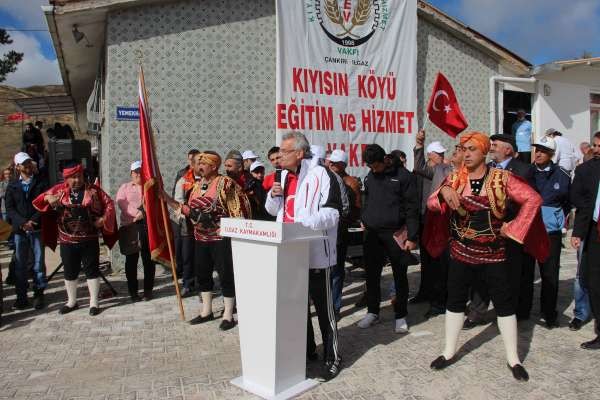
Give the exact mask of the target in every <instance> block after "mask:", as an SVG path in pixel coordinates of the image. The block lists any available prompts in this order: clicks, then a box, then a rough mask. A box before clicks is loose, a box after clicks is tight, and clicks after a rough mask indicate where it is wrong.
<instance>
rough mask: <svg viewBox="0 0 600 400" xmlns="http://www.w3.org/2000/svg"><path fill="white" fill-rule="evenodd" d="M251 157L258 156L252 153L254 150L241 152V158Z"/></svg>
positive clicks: (247, 158)
mask: <svg viewBox="0 0 600 400" xmlns="http://www.w3.org/2000/svg"><path fill="white" fill-rule="evenodd" d="M252 158H258V156H257V155H256V154H254V152H253V151H252V150H246V151H244V152H243V153H242V159H244V160H249V159H252Z"/></svg>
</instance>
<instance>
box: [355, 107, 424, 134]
mask: <svg viewBox="0 0 600 400" xmlns="http://www.w3.org/2000/svg"><path fill="white" fill-rule="evenodd" d="M414 116H415V113H414V112H412V111H410V112H405V111H389V110H376V109H375V106H372V107H371V109H370V110H368V109H367V110H365V109H363V110H361V121H362V130H363V131H365V132H369V133H408V134H411V133H413V131H412V129H413V128H412V126H413V124H412V120H413V118H414Z"/></svg>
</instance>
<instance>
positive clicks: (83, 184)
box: [3, 120, 600, 380]
mask: <svg viewBox="0 0 600 400" xmlns="http://www.w3.org/2000/svg"><path fill="white" fill-rule="evenodd" d="M518 123H519V126H518V127H517V128H516V129H515V132H514V133H511V134H497V135H492V136H491V137H488V136H487V135H485V134H483V133H480V132H467V133H464V134H462V135H461V136H460V138H459V140H458V141H457V142H456V143H455V145H454V147H453V149H452V151H449V150H447V149H446V148H445V147H444V146H443V145H442V143H441V142H439V141H433V142H430V143H429V144H427V146H426V145H425V144H426V142H427V137H426V133H425V131H420V132H419V133H418V135H417V136H416V143H415V147H414V150H413V151H414V168H413V170H412V171H410V170H409V169H407V167H406V166H405V163H406V155H405V154H404V153H403V152H402V151H400V150H395V151H391V152H390V153H388V152H386V151H385V150H384V149H383V148H382V147H381V146H379V145H377V144H370V145H367V146H366V148H365V149H364V151H363V153H362V161H363V162H364V164H365V165H366V167H368V169H369V172H368V174H367V175H366V177H365V178H364V179H363V180H362V181H361V180H360V179H358V178H356V177H353V176H351V175H350V174H348V173H347V171H346V168H347V167H348V156H347V154H346V153H345V152H344V151H343V150H340V149H334V150H333V151H327V152H326V151H325V149H324V148H323V147H320V146H315V145H312V146H311V145H310V143H309V142H308V140H307V139H306V137H305V136H304V135H303V134H302V133H299V132H290V133H287V134H285V135H283V137H282V140H281V143H280V146H279V147H273V148H271V149H270V150H269V151H268V153H267V154H266V158H267V159H268V161H269V163H270V164H271V167H272V168H271V169H272V170H273V171H272V172H270V173H269V174H266V167H265V164H263V163H262V162H261V161H260V158H261V157H260V156H258V155H256V154H255V153H254V152H253V151H251V150H246V151H243V152H240V151H237V150H232V151H230V152H228V153H227V154H226V155H225V156H224V157H222V156H221V155H220V154H218V153H216V152H214V151H211V150H204V151H200V150H197V149H192V150H190V151H189V152H188V155H187V161H188V162H187V165H186V166H185V167H184V168H182V169H181V170H180V171H178V173H177V175H176V178H175V180H174V184H173V187H172V188H169V189H170V190H169V191H168V193H167V191H166V190H162V191H161V192H160V193H159V196H160V197H161V198H162V199H163V200H164V201H165V202H166V203H167V204H168V206H169V208H170V209H171V211H172V216H174V217H173V218H172V227H173V232H174V241H175V250H176V251H175V253H176V264H177V269H178V270H179V274H180V276H181V277H182V285H183V289H182V292H181V293H182V295H183V296H185V297H188V296H192V295H194V294H197V295H198V297H199V299H200V303H201V306H200V312H199V313H198V315H197V316H195V317H194V318H193V319H191V320H190V321H189V323H190V324H193V325H197V324H202V323H205V322H208V321H212V320H214V319H216V316H215V314H214V312H213V308H212V307H213V293H214V288H215V282H214V279H213V273H214V272H216V273H217V274H218V277H219V282H220V288H221V291H222V294H223V303H224V311H223V313H222V314H221V322H220V325H219V327H220V329H221V330H224V331H225V330H229V329H232V328H233V327H235V326H236V320H235V317H234V314H235V310H236V307H235V284H234V277H233V261H232V254H231V243H230V240H229V239H228V238H226V237H223V236H221V235H220V220H221V218H223V217H233V218H247V219H250V218H251V219H261V220H271V221H275V220H276V221H280V222H283V223H292V222H297V223H301V224H303V225H304V226H306V227H309V228H311V229H313V230H317V231H320V232H322V233H324V236H325V237H324V239H323V240H319V241H313V242H311V244H310V258H309V267H310V270H309V277H308V281H309V294H308V295H309V301H310V302H311V303H312V304H313V306H314V308H315V310H316V314H317V319H318V324H319V328H320V332H321V337H322V339H323V354H322V356H321V357H319V355H318V354H317V350H316V349H317V347H316V343H315V339H314V333H313V327H312V322H311V318H310V313H309V314H308V318H307V321H308V322H307V323H308V335H307V355H306V356H307V359H308V360H312V361H315V360H318V359H319V358H320V359H321V360H322V362H323V368H322V374H321V375H320V378H321V379H322V380H329V379H332V378H334V377H335V376H336V375H337V374H338V373H339V371H340V368H341V361H342V357H341V355H340V346H339V338H338V334H337V321H338V320H339V319H340V318H341V316H340V315H341V314H340V309H341V308H342V291H343V286H344V278H345V267H346V258H347V257H346V252H347V249H348V245H349V243H350V241H351V240H352V239H351V234H354V235H355V234H356V232H360V233H359V234H360V235H361V239H360V240H359V243H362V248H363V259H364V264H365V265H364V268H365V271H366V292H365V294H364V296H363V298H362V299H361V300H360V301H359V303H358V305H364V306H366V307H367V311H366V313H365V315H364V316H363V317H362V318H361V320H360V321H359V322H358V327H360V328H363V329H368V328H369V327H371V326H373V325H374V324H377V323H378V322H380V318H379V314H380V307H381V302H382V295H381V282H380V281H381V275H382V269H383V267H384V266H385V265H386V264H387V263H389V264H390V265H391V270H392V273H393V288H392V289H393V292H394V293H395V297H394V301H393V308H394V314H395V318H394V324H393V330H394V332H396V333H398V334H405V333H407V332H409V331H410V327H409V324H408V319H407V316H408V313H409V311H408V305H409V304H410V303H418V302H429V304H430V307H429V310H428V311H427V314H426V315H425V317H426V318H431V317H435V316H438V315H442V314H443V315H445V345H444V348H443V351H442V353H441V355H440V356H439V357H438V358H436V359H435V360H434V361H433V362H432V363H431V368H432V369H435V370H440V369H444V368H446V367H447V366H449V365H451V364H453V363H454V362H455V361H456V357H455V355H456V350H457V343H458V337H459V333H460V331H461V330H465V329H471V328H473V327H475V326H477V325H481V324H486V323H488V322H489V321H487V320H486V319H485V315H486V314H487V313H488V309H489V306H490V302H491V303H493V307H494V310H495V312H496V315H497V319H496V321H497V324H498V328H499V330H500V333H501V336H502V339H503V342H504V345H505V352H506V359H507V364H508V368H509V369H510V371H511V373H512V375H513V376H514V378H515V379H517V380H528V373H527V371H526V370H525V368H524V366H523V365H522V363H521V360H520V359H519V356H518V352H517V340H518V324H517V321H521V320H526V319H529V318H530V314H531V309H532V303H533V293H534V290H533V289H534V276H535V268H536V265H537V266H538V268H539V270H540V276H541V298H540V307H541V315H542V318H543V319H544V323H545V326H546V327H547V328H548V329H553V328H556V327H558V326H559V318H558V317H559V315H558V312H557V296H558V285H559V271H560V259H561V251H562V248H563V237H564V235H565V232H566V230H567V228H568V226H569V223H571V224H572V225H573V234H572V238H571V245H572V246H573V248H575V249H577V250H578V260H579V268H578V275H577V279H576V280H575V287H574V299H575V303H576V306H575V316H574V318H573V319H572V320H571V322H570V324H569V328H570V329H571V330H578V329H580V328H581V327H582V325H583V324H584V323H585V322H586V321H587V320H588V319H590V317H593V318H594V319H595V321H596V325H595V330H596V334H597V337H596V338H595V339H593V340H591V341H589V342H586V343H583V344H582V345H581V346H582V348H584V349H600V325H599V321H600V319H599V318H600V264H599V263H598V262H597V261H596V260H597V259H598V258H597V257H598V256H599V254H598V252H599V251H600V243H599V238H598V235H599V233H600V232H599V230H600V223H599V219H598V213H599V210H600V132H598V133H596V134H595V135H594V137H593V143H592V144H591V145H590V144H589V143H585V144H582V145H581V147H580V149H581V153H582V154H581V156H580V157H576V156H575V151H576V150H575V149H574V147H573V146H572V145H570V142H568V140H566V139H565V138H564V137H562V135H561V134H560V132H557V131H556V130H549V131H547V132H546V135H544V136H543V137H541V138H538V139H537V140H535V141H534V142H533V143H531V144H530V147H523V144H522V143H521V139H522V138H521V137H520V135H522V133H520V132H522V131H523V130H524V129H525V128H527V127H526V126H524V122H523V121H521V120H520V122H518ZM525 125H526V124H525ZM33 136H35V135H33ZM33 136H32V137H33ZM34 141H35V140H34ZM565 141H566V142H565ZM34 145H35V144H34ZM35 146H37V145H35ZM521 150H523V151H521ZM577 158H580V159H577ZM34 162H35V160H34V158H33V156H32V155H31V153H30V152H20V153H18V154H16V155H15V157H14V165H15V168H16V172H17V175H16V176H14V177H13V179H11V180H10V181H9V182H8V184H7V185H5V186H3V188H4V192H3V196H4V200H5V204H6V217H7V218H8V219H9V220H10V221H11V223H12V226H13V233H14V242H15V247H16V251H15V254H16V268H15V280H14V283H15V286H16V293H17V301H16V303H15V305H14V307H15V308H17V309H25V308H28V307H31V304H30V303H29V300H28V296H27V287H28V282H27V281H28V273H29V270H30V265H31V262H30V261H31V257H30V253H33V268H32V271H33V289H34V296H33V300H34V304H33V306H34V307H35V308H43V307H44V300H43V296H44V289H45V288H46V287H47V281H46V276H45V267H44V251H43V246H49V247H53V246H56V244H57V243H59V244H60V256H61V259H62V262H63V264H64V268H65V271H64V272H65V273H64V284H65V289H66V293H67V302H66V303H65V304H64V306H63V307H62V308H61V309H60V313H61V314H66V313H70V312H72V311H74V310H75V309H77V308H78V303H77V279H78V275H79V273H80V271H81V270H83V272H84V274H85V276H86V279H87V284H88V289H89V293H90V304H89V313H90V315H92V316H95V315H98V314H99V313H100V312H101V309H100V307H99V304H98V291H99V286H100V281H99V240H100V236H103V240H104V243H105V244H106V245H107V246H109V247H112V245H113V244H114V243H116V242H117V241H118V242H119V249H120V251H121V253H122V254H124V255H125V273H126V279H127V287H128V291H129V296H130V298H131V301H133V302H136V301H140V300H141V299H142V297H143V299H144V300H151V299H152V292H153V286H154V276H155V271H156V266H155V263H154V261H153V259H152V254H151V252H150V249H149V245H148V235H147V225H146V215H145V212H144V207H143V202H142V185H141V168H142V165H141V162H139V161H133V162H132V163H131V166H130V180H129V181H128V182H125V183H123V185H122V186H121V187H120V188H119V190H118V192H117V194H116V197H115V200H114V201H113V200H112V199H111V198H110V196H109V195H108V194H106V193H105V192H104V191H103V190H102V189H101V188H100V187H98V186H96V185H94V184H93V183H91V182H89V181H86V179H85V177H84V171H83V167H82V165H81V164H79V163H78V162H76V161H73V162H71V163H66V164H65V166H64V169H63V171H62V172H63V177H64V182H61V183H58V184H57V185H54V186H52V187H49V185H48V184H47V181H46V180H45V179H44V178H43V177H42V176H41V174H39V173H36V171H35V169H34ZM222 169H223V170H224V173H223V174H221V173H220V171H221V170H222ZM573 210H574V211H575V212H573ZM117 214H119V223H117ZM42 228H43V230H44V232H43V234H42ZM42 238H43V239H42ZM417 249H419V253H420V257H416V253H415V252H416V250H417ZM140 256H141V260H142V264H143V276H144V282H143V296H142V297H140V294H139V288H138V280H137V264H138V260H139V258H140ZM419 263H420V265H421V279H420V287H419V288H418V292H417V294H416V295H415V296H414V297H413V298H411V299H409V293H410V290H409V282H408V278H407V270H408V267H409V266H410V265H417V264H419Z"/></svg>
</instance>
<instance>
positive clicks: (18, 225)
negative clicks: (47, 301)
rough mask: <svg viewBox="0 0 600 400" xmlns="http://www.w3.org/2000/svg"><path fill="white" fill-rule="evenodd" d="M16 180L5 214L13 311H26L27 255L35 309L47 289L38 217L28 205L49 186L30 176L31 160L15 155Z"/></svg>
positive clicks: (24, 155) (10, 190) (9, 192)
mask: <svg viewBox="0 0 600 400" xmlns="http://www.w3.org/2000/svg"><path fill="white" fill-rule="evenodd" d="M14 162H15V166H16V168H17V171H18V172H19V177H18V178H17V179H15V180H13V181H11V182H10V183H9V185H8V187H7V188H6V212H7V214H8V216H9V218H10V220H11V223H12V230H13V233H14V235H15V256H16V268H15V286H16V292H17V301H16V303H15V305H14V308H16V309H19V310H23V309H25V308H28V307H29V306H30V305H29V301H28V300H27V274H28V260H29V253H30V251H33V255H34V264H33V271H34V276H33V282H34V307H35V308H36V309H38V310H39V309H41V308H42V307H44V289H46V287H47V286H48V282H47V281H46V270H45V265H44V245H43V243H42V238H41V215H40V213H39V212H38V211H37V210H36V209H35V208H33V205H32V204H31V203H32V201H33V199H35V198H36V197H37V196H38V195H39V194H41V193H43V192H44V191H45V190H46V189H47V187H48V185H47V183H46V182H45V181H42V180H40V179H38V177H37V176H35V175H34V174H33V168H34V166H33V160H32V159H31V157H29V155H28V154H27V153H17V154H16V155H15V158H14Z"/></svg>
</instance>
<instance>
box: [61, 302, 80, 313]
mask: <svg viewBox="0 0 600 400" xmlns="http://www.w3.org/2000/svg"><path fill="white" fill-rule="evenodd" d="M78 308H79V304H77V303H75V305H74V306H73V307H69V306H68V305H66V304H65V305H64V306H62V308H61V309H60V310H58V313H59V314H68V313H70V312H71V311H75V310H77V309H78Z"/></svg>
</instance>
